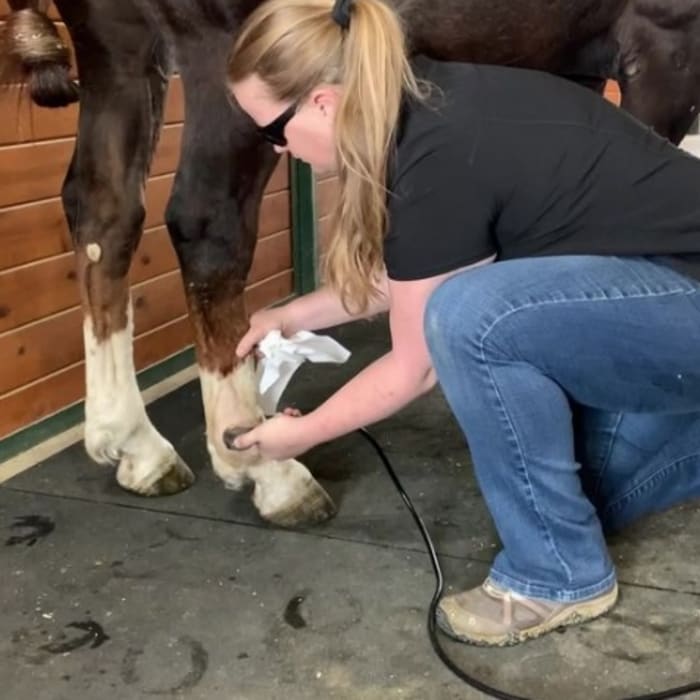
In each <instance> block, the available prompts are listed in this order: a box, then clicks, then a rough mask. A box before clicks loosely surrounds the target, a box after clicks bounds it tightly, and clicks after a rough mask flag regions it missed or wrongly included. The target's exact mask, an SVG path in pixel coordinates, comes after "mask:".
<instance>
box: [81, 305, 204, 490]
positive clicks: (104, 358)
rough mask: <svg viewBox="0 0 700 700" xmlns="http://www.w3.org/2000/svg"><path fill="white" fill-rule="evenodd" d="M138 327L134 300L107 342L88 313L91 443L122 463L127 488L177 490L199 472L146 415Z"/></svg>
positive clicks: (106, 458)
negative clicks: (136, 351)
mask: <svg viewBox="0 0 700 700" xmlns="http://www.w3.org/2000/svg"><path fill="white" fill-rule="evenodd" d="M132 329H133V321H132V313H131V304H129V309H128V322H127V327H126V328H125V329H124V330H123V331H119V332H117V333H113V334H112V335H111V336H110V337H109V338H108V339H107V340H105V341H102V342H100V341H98V340H97V339H96V337H95V334H94V332H93V324H92V319H91V318H90V317H89V316H88V317H86V318H85V322H84V324H83V335H84V339H85V372H86V386H87V396H86V399H85V448H86V450H87V452H88V454H89V455H90V456H91V457H92V458H93V459H94V460H95V461H97V462H100V463H102V464H114V463H118V464H119V467H118V469H117V481H118V482H119V484H120V485H121V486H123V487H124V488H125V489H128V490H129V491H134V492H136V493H140V494H144V495H156V494H159V493H174V492H175V491H176V490H183V489H184V488H187V487H188V486H189V485H190V484H191V483H192V482H193V481H194V476H193V475H192V473H191V472H190V470H189V469H188V468H187V466H186V465H185V464H184V462H182V460H180V458H179V457H178V455H177V453H176V452H175V449H174V448H173V446H172V445H171V444H170V443H169V442H168V441H167V440H166V439H165V438H163V437H162V436H161V435H160V433H158V431H157V430H156V429H155V428H154V427H153V425H152V423H151V421H150V420H149V418H148V416H147V415H146V409H145V407H144V405H143V399H142V398H141V393H140V391H139V388H138V385H137V383H136V373H135V371H134V362H133V357H132V332H133V331H132ZM178 486H179V488H177V487H178Z"/></svg>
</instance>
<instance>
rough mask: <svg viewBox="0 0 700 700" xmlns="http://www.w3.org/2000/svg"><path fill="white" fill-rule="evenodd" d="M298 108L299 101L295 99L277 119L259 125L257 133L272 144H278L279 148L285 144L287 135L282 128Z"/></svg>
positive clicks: (285, 126)
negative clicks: (264, 124)
mask: <svg viewBox="0 0 700 700" xmlns="http://www.w3.org/2000/svg"><path fill="white" fill-rule="evenodd" d="M298 110H299V101H298V100H297V101H296V102H293V103H292V104H291V105H290V106H289V107H287V109H285V110H284V112H282V114H280V115H279V117H277V119H275V120H274V121H271V122H270V123H269V124H267V125H266V126H259V127H258V133H259V134H260V136H262V137H263V138H264V139H265V141H267V142H268V143H271V144H272V145H273V146H279V147H280V148H283V147H285V146H286V145H287V137H286V136H285V135H284V130H285V129H286V128H287V124H288V123H289V122H290V121H291V119H292V117H294V115H295V114H296V113H297V111H298Z"/></svg>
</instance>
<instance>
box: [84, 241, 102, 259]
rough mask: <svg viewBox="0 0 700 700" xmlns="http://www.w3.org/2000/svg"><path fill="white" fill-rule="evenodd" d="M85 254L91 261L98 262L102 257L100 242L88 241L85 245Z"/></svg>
mask: <svg viewBox="0 0 700 700" xmlns="http://www.w3.org/2000/svg"><path fill="white" fill-rule="evenodd" d="M85 255H87V257H88V260H89V261H90V262H94V263H98V262H100V260H101V259H102V248H101V247H100V244H99V243H88V244H87V245H86V246H85Z"/></svg>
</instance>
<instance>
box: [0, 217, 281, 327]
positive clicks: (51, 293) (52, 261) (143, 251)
mask: <svg viewBox="0 0 700 700" xmlns="http://www.w3.org/2000/svg"><path fill="white" fill-rule="evenodd" d="M289 239H290V236H289V233H288V232H283V233H281V234H280V236H279V237H277V236H275V237H273V239H272V240H271V241H270V246H269V247H267V246H261V247H260V253H259V254H258V255H256V257H255V258H254V260H253V266H252V268H251V273H250V274H251V276H252V279H256V280H257V279H260V278H261V276H267V272H265V270H271V269H273V268H275V266H279V265H280V264H281V263H280V261H282V260H287V259H291V252H290V253H289V256H288V254H287V246H289V245H290V243H289ZM265 240H266V239H261V243H262V242H263V241H265ZM290 264H291V263H290ZM175 268H177V258H176V256H175V253H174V251H173V249H172V245H171V244H170V240H169V238H168V236H167V233H166V231H165V229H163V228H159V229H156V230H154V231H149V232H147V233H146V234H145V235H144V237H143V238H142V241H141V244H140V245H139V248H138V250H137V252H136V255H135V256H134V260H133V265H132V270H131V275H130V278H131V280H132V282H141V281H144V280H145V279H148V278H151V277H153V276H154V275H156V274H161V273H163V272H166V271H168V270H173V269H175ZM275 271H277V269H275ZM27 290H31V293H28V292H27ZM79 303H80V294H79V290H78V283H77V280H76V274H75V264H74V256H73V253H66V254H64V255H59V256H56V257H54V258H49V259H47V260H42V261H40V262H37V263H31V264H29V265H24V266H22V267H19V268H15V269H11V270H7V271H5V272H2V273H0V333H2V332H4V331H8V330H11V329H13V328H18V327H20V326H23V325H24V324H26V323H30V322H32V321H36V320H37V319H40V318H44V317H46V316H49V315H52V314H55V313H57V312H59V311H63V310H65V309H69V308H70V307H72V306H76V305H78V304H79Z"/></svg>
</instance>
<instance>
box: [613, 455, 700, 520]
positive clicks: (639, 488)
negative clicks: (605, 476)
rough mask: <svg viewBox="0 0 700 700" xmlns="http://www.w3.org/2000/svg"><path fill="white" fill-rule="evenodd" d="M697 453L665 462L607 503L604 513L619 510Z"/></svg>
mask: <svg viewBox="0 0 700 700" xmlns="http://www.w3.org/2000/svg"><path fill="white" fill-rule="evenodd" d="M699 455H700V452H691V453H690V454H687V455H685V456H683V457H680V458H679V459H676V460H675V461H673V462H671V464H667V465H665V466H663V467H660V468H659V469H657V470H656V471H655V472H654V473H653V474H650V475H649V476H648V477H647V478H646V479H644V481H642V483H641V484H637V485H636V486H634V487H633V488H631V489H629V490H628V491H626V492H625V493H623V494H622V495H621V496H618V497H617V498H616V499H615V500H614V501H613V502H612V503H610V504H608V505H607V506H606V507H605V514H609V513H610V514H612V513H614V512H616V511H619V510H620V508H622V507H623V506H624V505H625V503H629V502H630V501H632V500H633V499H634V498H635V496H637V495H638V494H641V493H643V492H644V491H646V490H648V489H649V488H652V487H653V486H654V484H655V483H657V482H658V481H659V479H660V478H663V477H664V476H665V475H666V474H668V473H669V472H671V471H675V470H676V469H678V468H679V467H680V466H681V465H682V463H683V462H685V461H686V460H689V459H697V458H698V456H699Z"/></svg>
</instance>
